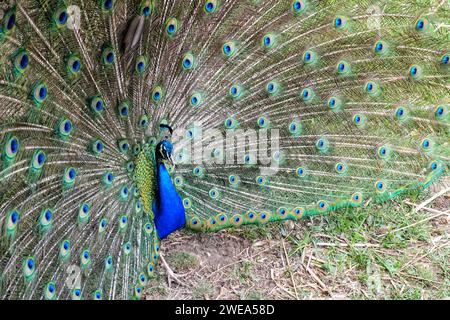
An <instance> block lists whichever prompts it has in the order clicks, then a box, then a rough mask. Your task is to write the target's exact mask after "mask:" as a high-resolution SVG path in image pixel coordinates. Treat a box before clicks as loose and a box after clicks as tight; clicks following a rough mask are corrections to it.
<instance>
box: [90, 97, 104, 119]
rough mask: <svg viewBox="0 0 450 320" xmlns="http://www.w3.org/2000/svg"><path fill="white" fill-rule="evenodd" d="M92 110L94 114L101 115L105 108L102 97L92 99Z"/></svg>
mask: <svg viewBox="0 0 450 320" xmlns="http://www.w3.org/2000/svg"><path fill="white" fill-rule="evenodd" d="M89 106H90V109H91V111H92V112H93V113H94V114H97V115H98V114H101V113H102V112H103V109H104V108H105V101H104V100H103V99H102V97H100V96H94V97H92V98H90V103H89Z"/></svg>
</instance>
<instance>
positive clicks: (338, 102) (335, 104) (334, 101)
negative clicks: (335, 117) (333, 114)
mask: <svg viewBox="0 0 450 320" xmlns="http://www.w3.org/2000/svg"><path fill="white" fill-rule="evenodd" d="M327 105H328V107H329V108H330V109H331V110H332V111H338V110H340V109H341V108H342V106H343V102H342V99H341V98H340V97H337V96H332V97H330V98H329V99H328V102H327Z"/></svg>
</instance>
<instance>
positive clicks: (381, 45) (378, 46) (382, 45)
mask: <svg viewBox="0 0 450 320" xmlns="http://www.w3.org/2000/svg"><path fill="white" fill-rule="evenodd" d="M388 49H389V47H388V44H387V43H386V42H384V41H382V40H379V41H377V42H376V43H375V45H374V46H373V51H374V52H375V54H377V55H379V56H383V55H385V54H386V53H387V52H388Z"/></svg>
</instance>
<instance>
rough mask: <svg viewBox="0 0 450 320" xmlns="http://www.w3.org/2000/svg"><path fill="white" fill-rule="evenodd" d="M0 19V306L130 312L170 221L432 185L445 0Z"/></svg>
mask: <svg viewBox="0 0 450 320" xmlns="http://www.w3.org/2000/svg"><path fill="white" fill-rule="evenodd" d="M0 9H1V10H2V11H1V12H3V15H2V18H1V25H0V46H1V47H0V143H1V144H0V146H1V151H0V152H1V166H0V226H1V234H0V239H1V247H0V282H1V283H0V285H1V287H0V297H2V298H8V299H43V298H45V299H82V298H83V299H91V298H92V299H129V298H140V296H141V295H142V290H143V288H144V286H145V285H146V284H147V282H148V281H149V279H150V278H151V277H152V276H153V274H154V270H155V267H156V266H157V262H158V257H159V251H160V240H161V239H163V238H165V237H166V236H168V235H169V234H171V233H172V232H173V231H175V230H177V229H179V228H181V227H183V226H185V227H186V228H189V229H192V230H196V231H217V230H220V229H223V228H228V227H238V226H240V225H243V224H264V223H267V222H270V221H280V220H284V219H293V220H297V219H301V218H305V217H309V216H313V215H316V214H325V213H328V212H331V211H335V210H337V209H339V208H342V207H353V206H363V205H367V204H368V203H374V202H377V201H387V200H390V199H392V198H394V197H396V196H398V195H400V194H401V193H403V192H405V191H407V190H411V189H419V190H422V189H424V188H426V187H427V186H429V185H430V184H431V183H432V182H434V181H436V180H437V179H438V178H439V177H440V176H442V175H444V174H446V173H447V172H448V164H449V159H450V139H449V133H450V130H449V129H450V122H449V119H450V118H449V117H450V116H449V114H450V113H449V106H450V90H449V89H450V83H449V76H450V72H449V53H448V49H449V44H450V32H449V26H448V21H450V7H449V3H448V1H446V0H443V1H440V0H411V1H405V0H395V1H375V0H358V1H356V0H348V1H336V0H320V1H319V0H303V1H302V0H297V1H269V0H260V1H258V0H222V1H219V0H206V1H205V0H185V1H181V0H170V1H166V0H143V1H138V0H132V1H120V0H97V1H92V0H79V1H78V0H73V1H69V0H67V1H65V0H20V1H9V2H8V1H6V4H5V3H2V4H1V8H0ZM172 128H174V131H173V132H172ZM172 134H173V136H172ZM174 164H175V165H174Z"/></svg>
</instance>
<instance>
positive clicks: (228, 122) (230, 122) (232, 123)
mask: <svg viewBox="0 0 450 320" xmlns="http://www.w3.org/2000/svg"><path fill="white" fill-rule="evenodd" d="M224 125H225V128H226V129H234V128H236V127H237V125H238V122H237V121H236V119H234V118H232V117H230V118H227V119H225V121H224Z"/></svg>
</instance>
